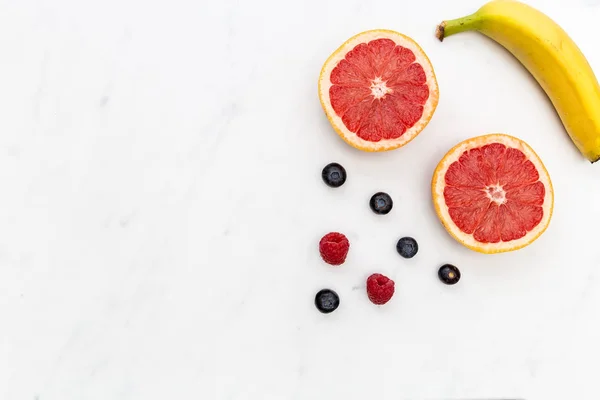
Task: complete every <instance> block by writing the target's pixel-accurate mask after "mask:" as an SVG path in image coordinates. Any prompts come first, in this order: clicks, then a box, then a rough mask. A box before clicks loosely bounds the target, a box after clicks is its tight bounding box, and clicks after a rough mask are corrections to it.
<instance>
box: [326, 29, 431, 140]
mask: <svg viewBox="0 0 600 400" xmlns="http://www.w3.org/2000/svg"><path fill="white" fill-rule="evenodd" d="M319 98H320V100H321V105H322V106H323V109H324V110H325V114H326V115H327V118H328V119H329V122H331V125H332V126H333V128H334V129H335V131H336V132H337V133H338V134H339V135H340V136H341V137H342V139H344V140H345V141H346V142H347V143H348V144H350V145H352V146H354V147H356V148H358V149H360V150H365V151H384V150H392V149H396V148H398V147H401V146H403V145H405V144H406V143H408V142H409V141H410V140H412V139H414V138H415V137H416V136H417V135H418V134H419V133H420V132H421V131H422V130H423V128H425V126H426V125H427V123H428V122H429V120H430V119H431V117H432V116H433V113H434V111H435V108H436V107H437V104H438V98H439V93H438V85H437V80H436V78H435V73H434V71H433V67H432V66H431V62H430V61H429V59H428V58H427V56H426V55H425V53H424V52H423V50H422V49H421V47H419V45H418V44H417V43H415V41H414V40H412V39H411V38H409V37H407V36H405V35H402V34H401V33H398V32H394V31H389V30H372V31H367V32H363V33H359V34H358V35H356V36H354V37H352V38H350V39H349V40H348V41H347V42H346V43H344V44H343V45H342V46H340V48H338V49H337V50H336V51H335V52H334V53H333V54H332V55H331V56H330V57H329V58H328V59H327V61H326V62H325V64H324V65H323V68H322V70H321V75H320V77H319Z"/></svg>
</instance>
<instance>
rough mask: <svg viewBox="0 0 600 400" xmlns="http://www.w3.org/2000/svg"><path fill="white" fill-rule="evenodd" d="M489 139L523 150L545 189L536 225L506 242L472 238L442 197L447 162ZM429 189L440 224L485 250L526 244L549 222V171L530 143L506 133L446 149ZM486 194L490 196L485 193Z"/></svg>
mask: <svg viewBox="0 0 600 400" xmlns="http://www.w3.org/2000/svg"><path fill="white" fill-rule="evenodd" d="M490 143H501V144H504V145H505V146H507V147H512V148H515V149H518V150H520V151H522V152H523V153H524V154H525V156H526V157H527V159H528V160H530V161H531V162H532V163H533V165H534V166H535V168H536V169H537V171H538V173H539V175H540V178H539V181H540V182H542V183H543V184H544V187H545V189H546V190H545V195H544V203H543V204H542V210H543V213H544V214H543V216H542V220H541V221H540V223H539V224H538V225H537V226H535V227H534V228H533V229H532V230H531V231H529V232H527V234H526V235H525V236H523V237H522V238H520V239H516V240H511V241H507V242H504V241H500V242H498V243H482V242H479V241H477V240H475V238H474V237H473V234H468V233H465V232H463V231H461V230H460V228H459V227H458V226H457V225H456V224H455V223H454V221H453V220H452V218H451V217H450V213H449V211H448V206H446V201H445V198H444V188H445V187H446V182H445V176H446V172H447V171H448V168H449V167H450V165H452V163H454V162H455V161H457V160H458V159H459V158H460V156H461V155H462V154H463V153H464V152H465V151H467V150H470V149H472V148H477V147H481V146H485V145H486V144H490ZM432 190H433V201H434V204H435V206H436V210H437V211H438V213H439V217H440V219H441V221H442V224H443V225H444V226H445V227H446V229H447V230H448V231H449V232H450V234H451V235H452V236H454V237H455V238H456V239H457V240H458V241H459V242H461V243H463V244H464V245H465V246H467V247H469V248H471V249H473V250H476V251H480V252H484V253H499V252H505V251H511V250H517V249H520V248H522V247H525V246H526V245H528V244H529V243H531V242H532V241H534V240H535V239H537V238H538V237H539V236H540V235H541V234H542V233H543V232H544V231H545V230H546V228H547V227H548V224H549V223H550V218H551V217H552V208H553V202H554V194H553V190H552V182H551V181H550V176H549V175H548V172H547V171H546V168H545V167H544V164H543V163H542V161H541V160H540V158H539V157H538V156H537V154H536V153H535V152H534V151H533V149H532V148H531V147H529V145H527V144H526V143H525V142H522V141H520V140H518V139H516V138H514V137H511V136H508V135H503V134H493V135H486V136H480V137H476V138H473V139H469V140H466V141H464V142H462V143H460V144H459V145H457V146H456V147H454V148H453V149H452V150H450V152H448V154H447V155H446V157H444V159H443V160H442V161H441V162H440V164H439V165H438V167H437V169H436V172H435V174H434V177H433V183H432ZM502 192H504V190H502ZM488 197H490V196H489V195H488Z"/></svg>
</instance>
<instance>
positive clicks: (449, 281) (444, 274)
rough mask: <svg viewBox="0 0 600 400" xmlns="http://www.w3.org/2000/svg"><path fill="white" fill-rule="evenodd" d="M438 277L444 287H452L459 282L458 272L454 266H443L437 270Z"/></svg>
mask: <svg viewBox="0 0 600 400" xmlns="http://www.w3.org/2000/svg"><path fill="white" fill-rule="evenodd" d="M438 277H439V278H440V280H441V281H442V282H444V283H445V284H446V285H454V284H456V283H458V281H459V280H460V271H459V270H458V268H456V267H455V266H454V265H451V264H445V265H442V266H441V267H440V269H439V270H438Z"/></svg>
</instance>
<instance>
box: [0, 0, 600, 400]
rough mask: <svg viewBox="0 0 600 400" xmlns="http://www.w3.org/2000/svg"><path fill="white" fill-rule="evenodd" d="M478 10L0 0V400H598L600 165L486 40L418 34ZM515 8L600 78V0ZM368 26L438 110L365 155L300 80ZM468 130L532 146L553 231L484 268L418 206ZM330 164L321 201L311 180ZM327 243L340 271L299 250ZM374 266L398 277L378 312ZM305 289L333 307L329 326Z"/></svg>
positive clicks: (461, 0)
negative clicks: (341, 242)
mask: <svg viewBox="0 0 600 400" xmlns="http://www.w3.org/2000/svg"><path fill="white" fill-rule="evenodd" d="M480 4H481V1H480V0H454V1H443V0H435V1H434V0H423V1H421V2H417V1H404V0H376V1H373V2H366V1H364V0H358V1H357V0H335V1H323V0H306V1H297V2H293V3H292V2H290V3H286V2H280V1H274V0H254V1H248V2H244V1H239V0H225V1H221V2H217V1H214V2H208V1H202V0H200V1H192V0H172V1H158V0H144V1H142V0H103V1H81V0H18V1H17V0H2V1H0V71H1V73H0V110H2V112H1V113H0V188H1V190H2V192H1V195H0V318H1V324H0V399H1V400H109V399H110V400H154V399H156V400H158V399H161V400H162V399H202V400H210V399H219V400H220V399H223V400H225V399H231V400H243V399H251V400H263V399H310V400H318V399H328V400H330V399H344V400H351V399H393V400H403V399H415V400H423V399H428V400H429V399H431V400H435V399H458V398H461V399H462V398H484V397H488V398H492V397H493V398H502V397H509V396H514V397H518V398H524V399H527V400H553V399H557V400H559V399H560V400H564V399H573V400H587V399H595V400H597V399H598V398H600V386H598V384H597V372H598V360H599V359H600V341H599V340H598V338H599V336H600V325H599V320H600V319H599V317H600V268H599V267H600V246H599V245H598V230H597V229H598V226H599V225H600V207H599V206H598V204H599V202H600V165H594V166H592V165H590V164H589V163H587V162H586V161H584V160H583V159H582V157H581V156H580V155H579V154H578V153H577V151H576V150H575V148H574V146H573V145H572V144H571V142H570V140H569V139H568V137H567V136H566V134H565V133H564V132H563V130H562V127H561V125H560V123H559V120H558V118H557V117H556V115H555V113H554V111H553V109H552V108H551V106H550V104H549V102H548V101H547V99H546V97H545V95H544V93H543V92H542V91H541V90H540V89H539V88H538V86H537V85H536V84H535V82H534V81H533V79H532V78H531V77H530V76H529V75H528V74H527V73H526V72H525V70H524V69H523V68H521V67H520V65H519V64H518V63H517V62H516V61H515V60H514V59H513V58H512V57H511V56H510V55H509V54H508V53H506V52H505V51H504V50H503V49H502V48H500V47H499V46H497V45H495V44H494V43H492V42H491V41H489V40H486V39H485V38H483V37H481V36H479V35H477V34H463V35H460V36H456V37H453V38H451V39H448V40H447V42H445V43H443V44H440V43H438V42H437V41H436V40H435V38H434V37H433V31H434V28H435V25H436V24H437V23H438V22H440V21H441V20H442V19H445V18H453V17H458V16H461V15H464V14H467V13H469V12H471V11H474V10H475V9H476V8H477V7H478V6H479V5H480ZM530 4H532V5H535V6H538V7H541V8H543V10H545V11H546V12H547V13H548V14H550V15H551V16H552V17H554V18H555V19H556V20H558V21H559V22H560V23H561V24H562V25H563V26H564V27H565V28H566V29H567V30H568V31H569V32H570V33H571V35H572V36H573V37H574V38H575V39H576V41H577V42H578V43H579V44H580V46H581V47H582V49H583V50H584V52H585V53H586V55H587V56H588V58H589V61H590V63H591V64H592V65H593V67H594V68H595V69H596V71H600V50H599V48H598V40H597V36H598V35H597V34H596V32H595V29H596V25H597V21H598V19H599V18H600V1H598V0H561V1H558V0H554V1H549V0H531V1H530ZM378 27H381V28H390V29H395V30H398V31H401V32H403V33H405V34H408V35H409V36H412V37H413V38H414V39H415V40H417V41H418V42H419V43H420V44H421V45H422V46H423V48H424V49H425V51H426V52H427V53H428V54H429V56H430V58H431V60H432V62H433V64H434V67H435V68H436V72H437V75H438V79H439V85H440V89H441V98H440V103H439V107H438V109H437V112H436V114H435V116H434V118H433V120H432V122H431V124H430V125H429V127H428V128H427V129H426V130H425V131H424V132H423V133H422V134H421V135H420V136H419V137H418V138H417V139H416V140H415V141H413V142H412V143H410V144H409V145H408V146H407V147H405V148H403V149H400V150H397V151H394V152H389V153H386V154H366V153H361V152H358V151H355V150H354V149H352V148H350V147H349V146H347V145H346V144H344V143H343V142H342V141H341V140H340V139H339V138H338V137H337V135H335V134H334V132H333V131H332V129H331V127H330V126H329V124H328V122H327V120H326V118H325V117H324V115H323V112H322V110H321V107H320V105H319V102H318V98H317V90H316V83H317V76H318V73H319V69H320V67H321V65H322V63H323V61H324V60H325V58H326V57H327V56H328V55H329V54H330V52H331V51H332V50H334V49H335V48H336V47H337V46H338V45H339V44H340V43H341V42H343V41H344V40H345V39H346V38H348V37H349V36H351V35H353V34H355V33H358V32H360V31H362V30H366V29H371V28H378ZM488 132H506V133H510V134H512V135H515V136H518V137H521V138H523V139H525V140H526V141H527V142H529V143H530V144H531V145H532V146H533V147H534V148H535V149H536V151H537V152H538V153H539V154H540V156H541V157H542V158H543V160H544V162H545V163H546V166H547V167H548V169H549V171H550V174H551V176H552V178H553V182H554V186H555V190H556V206H555V215H554V219H553V221H552V223H551V226H550V229H549V230H548V231H547V233H546V234H545V235H543V236H542V238H540V239H539V240H538V241H537V242H536V243H535V244H534V245H532V246H530V247H528V248H526V249H524V250H521V251H519V252H515V253H510V254H502V255H497V256H485V255H479V254H476V253H474V252H471V251H469V250H467V249H465V248H463V247H461V246H460V245H459V244H457V243H456V242H454V240H453V239H451V238H450V237H449V236H448V235H447V234H446V232H445V231H444V229H443V228H442V226H441V225H440V224H439V223H438V221H437V218H436V216H435V214H434V211H433V209H432V205H431V201H430V191H429V183H430V178H431V174H432V171H433V169H434V167H435V165H436V164H437V161H438V160H439V159H440V158H441V157H442V156H443V155H444V154H445V152H446V151H447V150H448V149H449V148H450V147H451V146H452V145H454V144H456V143H457V142H458V141H460V140H463V139H465V138H468V137H471V136H475V135H479V134H483V133H488ZM334 160H335V161H338V162H340V163H342V164H343V165H345V166H346V168H347V170H348V174H349V179H348V182H347V183H346V185H344V186H343V187H342V188H340V189H339V190H335V191H334V190H330V189H328V188H327V187H326V186H325V185H323V183H322V182H321V181H320V177H319V174H320V170H321V168H322V167H323V166H324V165H325V164H326V163H328V162H330V161H334ZM376 190H385V191H388V192H389V193H390V194H391V195H392V196H393V197H394V199H395V201H396V203H395V208H394V210H393V211H392V213H391V214H389V215H388V216H387V217H384V218H379V217H376V216H375V215H374V214H372V213H371V211H370V210H369V208H368V206H367V201H368V198H369V197H370V195H371V194H372V193H373V192H374V191H376ZM331 230H340V231H342V232H345V233H346V234H347V235H348V236H349V238H350V240H351V243H352V249H351V252H350V255H349V258H348V261H347V262H346V264H345V265H344V266H343V267H342V268H338V269H334V268H330V267H327V266H326V265H324V264H323V263H322V262H321V261H320V258H319V255H318V251H317V242H318V240H319V238H320V237H321V235H322V234H324V233H326V232H328V231H331ZM402 235H412V236H414V237H416V238H417V239H418V240H419V243H420V246H421V250H420V252H419V254H418V256H417V257H416V258H414V259H413V260H411V261H406V260H403V259H401V258H400V257H399V256H398V255H397V254H396V253H395V249H394V245H395V241H396V240H397V238H398V237H400V236H402ZM446 262H451V263H454V264H456V265H457V266H459V267H460V268H461V271H462V274H463V278H462V280H461V282H460V284H459V285H457V286H455V287H446V286H444V285H442V284H441V283H440V282H439V281H438V280H437V278H436V270H437V267H438V266H439V265H440V264H442V263H446ZM372 272H383V273H386V274H388V275H389V276H391V277H393V278H394V279H395V280H396V287H397V294H396V296H395V297H394V298H393V300H392V301H391V302H390V303H389V304H388V305H387V306H385V307H381V308H378V307H375V306H373V305H372V304H370V303H369V302H368V300H367V298H366V295H365V291H364V279H365V278H366V276H368V275H369V274H370V273H372ZM322 287H331V288H334V289H335V290H337V291H338V293H339V294H340V296H341V300H342V304H341V306H340V308H339V309H338V311H336V312H335V313H333V314H330V315H327V316H324V315H322V314H320V313H318V312H317V311H316V310H315V308H314V306H313V304H312V301H313V296H314V293H315V292H316V291H317V290H319V289H321V288H322Z"/></svg>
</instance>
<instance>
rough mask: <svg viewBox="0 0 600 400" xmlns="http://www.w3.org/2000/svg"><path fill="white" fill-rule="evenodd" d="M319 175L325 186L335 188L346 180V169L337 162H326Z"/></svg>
mask: <svg viewBox="0 0 600 400" xmlns="http://www.w3.org/2000/svg"><path fill="white" fill-rule="evenodd" d="M321 177H322V178H323V182H325V184H326V185H327V186H329V187H333V188H337V187H340V186H342V185H343V184H344V182H346V170H345V169H344V167H342V166H341V165H340V164H338V163H331V164H327V165H326V166H325V168H323V172H321Z"/></svg>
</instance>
